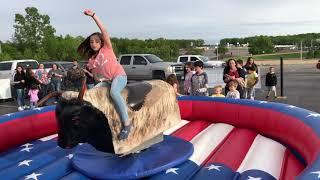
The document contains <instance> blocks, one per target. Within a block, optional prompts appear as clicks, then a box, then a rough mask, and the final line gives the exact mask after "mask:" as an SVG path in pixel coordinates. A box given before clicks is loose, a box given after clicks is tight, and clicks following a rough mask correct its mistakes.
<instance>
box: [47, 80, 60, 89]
mask: <svg viewBox="0 0 320 180" xmlns="http://www.w3.org/2000/svg"><path fill="white" fill-rule="evenodd" d="M50 84H51V89H52V91H60V90H61V81H51V83H50Z"/></svg>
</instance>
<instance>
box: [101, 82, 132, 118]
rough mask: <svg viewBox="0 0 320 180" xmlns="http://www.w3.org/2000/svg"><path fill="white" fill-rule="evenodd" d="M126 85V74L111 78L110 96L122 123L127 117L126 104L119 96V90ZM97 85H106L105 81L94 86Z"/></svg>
mask: <svg viewBox="0 0 320 180" xmlns="http://www.w3.org/2000/svg"><path fill="white" fill-rule="evenodd" d="M126 85H127V76H117V77H115V78H114V79H113V80H112V83H111V89H110V96H111V98H112V100H113V103H114V107H115V109H116V111H117V113H118V114H119V116H120V120H121V122H122V124H124V123H125V122H126V121H127V120H128V119H129V116H128V111H127V104H126V102H125V101H124V99H123V97H122V96H121V91H122V90H123V89H124V88H125V87H126ZM99 86H106V82H102V83H99V84H97V85H96V86H95V87H99Z"/></svg>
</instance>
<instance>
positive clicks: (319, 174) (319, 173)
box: [310, 171, 320, 178]
mask: <svg viewBox="0 0 320 180" xmlns="http://www.w3.org/2000/svg"><path fill="white" fill-rule="evenodd" d="M310 174H318V178H320V171H314V172H311V173H310Z"/></svg>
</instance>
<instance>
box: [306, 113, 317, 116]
mask: <svg viewBox="0 0 320 180" xmlns="http://www.w3.org/2000/svg"><path fill="white" fill-rule="evenodd" d="M307 117H320V114H318V113H309V115H308V116H307Z"/></svg>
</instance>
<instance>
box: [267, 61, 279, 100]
mask: <svg viewBox="0 0 320 180" xmlns="http://www.w3.org/2000/svg"><path fill="white" fill-rule="evenodd" d="M276 86H277V75H276V73H275V72H274V67H270V68H269V72H268V73H267V75H266V87H267V91H268V92H267V96H266V98H267V99H268V98H269V96H270V93H271V91H272V92H274V98H277V89H276Z"/></svg>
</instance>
